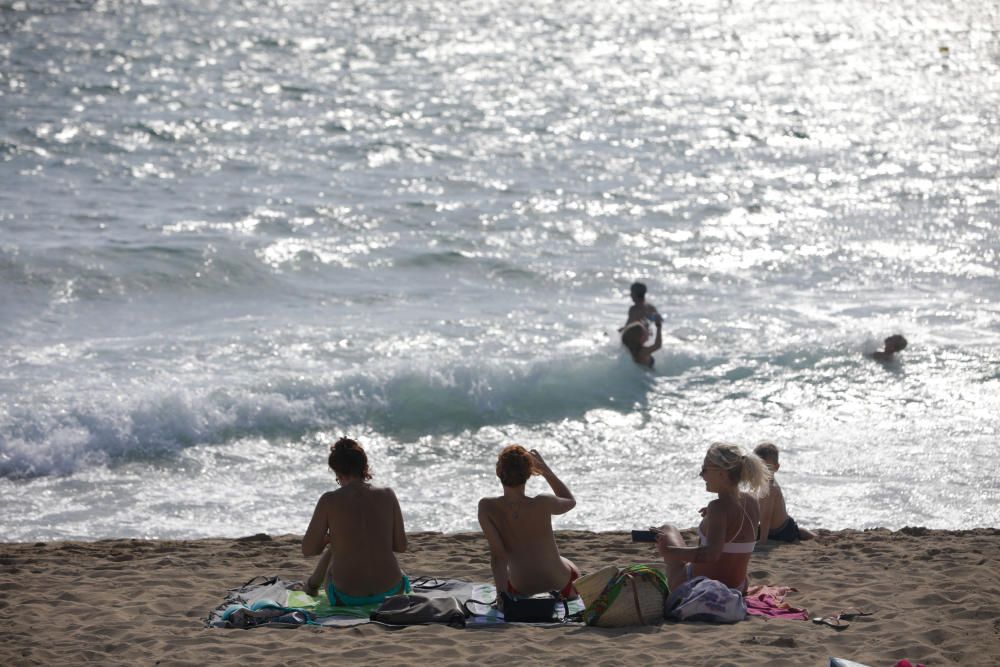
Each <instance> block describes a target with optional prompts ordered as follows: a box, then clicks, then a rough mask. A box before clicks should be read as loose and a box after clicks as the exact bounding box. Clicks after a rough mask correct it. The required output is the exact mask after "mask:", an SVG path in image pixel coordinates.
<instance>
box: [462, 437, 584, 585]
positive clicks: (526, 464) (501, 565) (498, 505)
mask: <svg viewBox="0 0 1000 667" xmlns="http://www.w3.org/2000/svg"><path fill="white" fill-rule="evenodd" d="M532 475H541V476H542V477H544V478H545V481H546V482H548V483H549V487H551V489H552V492H553V493H554V494H555V495H550V494H547V493H546V494H541V495H537V496H534V497H529V496H527V495H525V493H524V486H525V483H526V482H527V481H528V478H529V477H531V476H532ZM497 477H499V478H500V483H501V484H502V485H503V495H502V496H499V497H497V498H483V499H482V500H480V501H479V525H480V526H482V528H483V533H485V535H486V540H487V541H488V542H489V545H490V567H491V568H492V569H493V580H494V581H495V582H496V587H497V593H498V595H497V598H498V601H499V600H500V599H502V598H501V596H500V595H499V593H501V592H506V593H508V594H511V595H534V594H535V593H544V592H546V591H560V593H561V594H562V595H563V597H567V598H569V597H576V590H575V589H574V588H573V582H574V581H575V580H576V579H577V578H578V577H579V576H580V571H579V570H578V569H577V567H576V565H574V564H573V563H572V562H571V561H570V560H569V559H567V558H563V557H562V556H560V555H559V548H558V547H557V546H556V539H555V535H554V534H553V533H552V516H553V515H555V514H565V513H566V512H568V511H570V510H571V509H573V508H574V507H575V506H576V500H575V499H574V498H573V494H572V493H570V491H569V489H568V488H566V485H565V484H563V483H562V481H560V479H559V478H558V477H556V474H555V473H554V472H552V469H551V468H549V466H548V464H546V463H545V461H544V460H543V459H542V456H541V454H539V453H538V452H537V451H535V450H534V449H532V450H531V451H530V452H529V451H528V450H526V449H525V448H524V447H522V446H520V445H510V446H508V447H505V448H504V449H503V451H501V452H500V456H499V457H498V458H497Z"/></svg>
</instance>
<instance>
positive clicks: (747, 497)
mask: <svg viewBox="0 0 1000 667" xmlns="http://www.w3.org/2000/svg"><path fill="white" fill-rule="evenodd" d="M701 478H702V479H703V480H705V488H706V489H707V490H708V491H710V492H712V493H717V494H718V496H719V497H718V498H716V499H715V500H713V501H712V502H710V503H709V504H708V507H707V508H705V509H703V510H702V516H703V517H704V518H703V519H702V521H701V524H700V525H699V526H698V538H699V540H698V546H696V547H689V546H687V545H686V544H685V543H684V538H683V537H681V533H680V531H679V530H677V528H676V527H674V526H671V525H665V526H663V527H662V528H660V529H659V530H658V531H656V532H657V533H659V534H658V536H657V538H656V546H657V549H658V550H659V552H660V555H661V556H663V560H664V561H666V564H667V580H668V582H669V584H670V590H675V589H676V588H677V587H678V586H680V585H681V584H682V583H684V582H685V581H687V580H689V579H691V578H693V577H697V576H705V577H708V578H709V579H715V580H717V581H721V582H722V583H724V584H726V585H727V586H729V587H730V588H737V589H740V590H746V585H747V581H746V578H747V566H748V565H749V564H750V556H751V555H752V554H753V550H754V546H755V545H756V544H757V529H758V527H759V525H760V507H759V506H758V504H757V497H758V496H759V494H760V493H763V492H766V490H767V488H768V482H769V481H770V479H771V473H770V472H769V471H768V469H767V466H766V465H765V464H764V462H763V461H761V459H760V457H758V456H757V455H756V454H748V453H746V452H744V451H743V449H742V448H741V447H738V446H737V445H730V444H726V443H715V444H713V445H712V446H711V447H709V449H708V453H707V454H706V455H705V461H704V463H703V464H702V467H701ZM741 485H743V486H744V487H745V488H747V489H748V490H749V491H750V493H746V492H743V491H740V486H741Z"/></svg>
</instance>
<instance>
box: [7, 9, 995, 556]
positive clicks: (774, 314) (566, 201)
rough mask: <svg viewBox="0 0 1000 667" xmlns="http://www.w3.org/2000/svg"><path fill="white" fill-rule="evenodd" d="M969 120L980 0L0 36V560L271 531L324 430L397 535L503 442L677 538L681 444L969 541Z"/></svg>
mask: <svg viewBox="0 0 1000 667" xmlns="http://www.w3.org/2000/svg"><path fill="white" fill-rule="evenodd" d="M998 109H1000V9H998V7H997V6H996V4H995V3H993V2H987V1H985V0H983V1H980V0H972V1H969V2H957V1H955V0H946V1H945V2H930V1H929V0H902V1H900V2H893V3H883V4H873V3H869V2H860V1H858V0H848V1H846V2H817V3H810V4H807V5H803V4H802V3H795V2H790V1H788V0H775V1H770V2H760V1H756V2H749V1H742V0H733V1H731V2H710V1H704V2H698V1H695V0H682V1H681V2H670V3H665V2H658V3H649V2H632V1H630V0H625V1H623V2H616V3H613V4H609V3H599V2H593V1H587V2H582V1H581V2H568V3H567V2H536V3H530V5H525V6H522V5H519V4H517V3H509V2H499V1H489V0H477V1H476V2H471V1H469V2H448V3H444V2H434V1H432V0H419V1H411V2H399V3H384V2H363V1H357V2H329V1H324V2H318V1H313V0H309V1H306V0H302V1H295V0H289V1H279V0H269V1H268V0H261V1H259V2H258V1H251V0H243V1H242V2H231V1H226V2H223V1H221V0H216V1H212V0H208V1H206V0H200V1H199V2H193V1H186V0H178V1H176V2H165V1H163V2H157V1H155V0H132V1H126V0H121V1H114V0H106V1H96V0H94V1H83V0H80V1H77V2H62V1H60V2H57V1H56V0H50V1H41V2H33V1H30V0H25V1H15V2H10V1H7V0H0V505H2V507H3V508H4V511H3V513H2V518H0V540H7V541H25V540H39V539H40V540H50V539H94V538H101V537H133V536H134V537H185V538H187V537H201V536H237V535H245V534H249V533H255V532H271V533H289V532H291V533H300V532H302V531H303V530H304V529H305V525H306V523H307V522H308V519H309V516H310V513H311V511H312V508H313V506H314V503H315V500H316V498H317V497H318V496H319V494H321V493H322V492H323V491H325V490H328V489H330V488H332V486H333V484H334V481H333V477H332V474H331V473H330V472H329V471H328V470H326V468H325V465H326V463H325V461H326V453H327V451H328V447H329V445H330V444H331V443H332V442H334V441H335V440H336V439H337V438H338V437H340V436H341V435H343V434H351V435H354V436H356V437H358V438H359V439H360V440H361V441H362V443H363V444H364V445H365V446H366V448H367V449H368V451H369V454H370V456H371V459H372V464H373V468H374V472H375V474H376V481H378V482H381V483H385V484H389V485H391V486H393V487H394V488H395V489H396V492H397V495H398V496H399V498H400V501H401V504H402V506H403V511H404V516H405V519H406V522H407V528H408V529H410V530H444V531H456V530H473V529H475V528H476V516H475V506H476V501H477V499H478V498H479V497H481V496H482V495H485V494H489V493H498V492H499V490H500V486H499V483H498V481H497V480H496V477H495V475H494V472H493V464H494V460H495V456H496V453H497V451H498V450H499V448H500V447H501V446H502V445H504V444H507V443H510V442H520V443H522V444H525V445H527V446H530V447H537V448H538V449H539V450H541V451H542V453H543V454H544V455H545V456H546V458H547V459H548V460H549V461H550V464H551V465H552V467H553V468H554V469H555V470H556V472H557V473H558V474H559V475H560V476H561V477H562V479H563V480H564V481H565V482H566V483H567V484H568V485H569V487H570V488H571V489H572V490H573V492H574V493H575V494H576V496H577V498H578V501H579V503H578V506H577V508H576V509H575V510H574V511H573V512H571V513H569V514H567V515H565V516H563V517H560V518H559V519H558V520H557V527H560V528H582V529H591V530H612V529H615V530H620V529H628V528H635V527H642V526H645V525H648V524H649V523H651V522H654V521H655V522H662V521H668V520H669V521H672V522H677V523H680V524H681V525H685V526H686V525H693V524H694V523H695V522H696V519H697V509H698V508H699V507H702V506H704V504H705V503H706V502H707V501H708V500H709V499H710V496H709V495H708V494H707V493H706V492H705V491H704V486H703V484H702V483H701V481H700V479H699V478H698V477H697V473H698V470H699V468H700V465H701V460H702V458H703V456H704V452H705V450H706V448H707V446H708V444H709V443H711V442H712V441H715V440H727V441H732V442H737V443H740V444H743V445H745V446H749V447H752V446H753V445H754V444H756V443H757V442H760V441H762V440H771V441H773V442H775V443H776V444H777V445H778V446H779V448H780V449H781V452H782V469H781V472H780V473H779V480H780V481H781V482H782V485H783V487H784V489H785V495H786V497H787V498H788V503H789V506H790V510H791V512H792V513H793V515H795V516H796V518H797V519H798V520H799V522H800V523H801V524H803V525H805V526H810V527H823V528H831V529H836V528H845V527H854V528H863V527H870V526H887V527H891V528H898V527H901V526H904V525H926V526H930V527H935V528H966V527H973V526H997V525H1000V481H998V480H1000V458H998V455H1000V448H998V433H1000V305H998V302H1000V281H998V275H1000V204H998V202H1000V178H998V174H1000V114H998ZM636 279H641V280H644V281H645V282H646V283H647V284H648V285H649V289H650V292H649V300H650V301H651V302H652V303H654V304H655V305H656V306H657V307H658V308H659V309H660V311H661V312H663V313H664V315H665V341H664V348H663V350H661V351H660V352H658V353H657V355H656V358H657V363H656V371H655V372H653V373H648V372H645V371H643V370H642V369H640V368H638V367H636V366H635V365H634V364H633V363H632V362H631V361H630V360H629V359H628V358H627V356H626V355H625V354H624V353H623V351H622V349H621V347H620V346H619V345H618V343H617V333H616V331H615V330H616V328H617V327H619V326H621V325H622V324H623V323H624V320H625V312H626V309H627V307H628V297H627V294H628V285H629V283H630V282H632V281H633V280H636ZM897 332H900V333H903V334H904V335H905V336H906V337H907V338H908V339H909V341H910V345H909V347H908V348H907V349H906V350H905V351H904V352H903V353H901V355H900V358H899V361H897V362H895V363H893V364H889V365H885V366H883V365H881V364H878V363H875V362H873V361H871V360H868V359H866V358H865V357H864V355H863V353H865V352H870V351H872V350H874V349H876V347H877V346H878V345H879V343H878V341H881V339H882V338H883V337H885V336H887V335H889V334H890V333H897ZM529 489H530V491H535V492H541V491H543V490H544V483H543V482H542V481H541V480H534V481H532V482H531V484H530V487H529Z"/></svg>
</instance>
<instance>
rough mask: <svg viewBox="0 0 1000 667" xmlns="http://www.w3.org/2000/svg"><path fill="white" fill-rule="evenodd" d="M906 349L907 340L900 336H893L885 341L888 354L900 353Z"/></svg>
mask: <svg viewBox="0 0 1000 667" xmlns="http://www.w3.org/2000/svg"><path fill="white" fill-rule="evenodd" d="M905 349H906V339H905V338H903V337H902V336H901V335H899V334H893V335H891V336H889V337H888V338H886V339H885V351H886V352H890V353H892V352H899V351H900V350H905Z"/></svg>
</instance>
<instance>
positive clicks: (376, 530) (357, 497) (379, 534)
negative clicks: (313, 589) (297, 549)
mask: <svg viewBox="0 0 1000 667" xmlns="http://www.w3.org/2000/svg"><path fill="white" fill-rule="evenodd" d="M327 534H328V535H329V536H330V547H331V551H332V562H331V563H330V568H329V571H328V574H327V576H328V579H329V580H331V581H332V582H333V584H334V586H336V587H337V589H338V590H340V591H343V592H344V593H346V594H347V595H355V596H366V595H373V594H376V593H379V592H382V591H385V590H388V589H389V588H391V587H392V586H393V585H395V584H398V583H399V581H400V579H401V578H402V576H403V573H402V571H401V570H400V569H399V562H398V561H397V560H396V554H395V553H394V552H397V551H405V549H406V535H405V532H404V529H403V518H402V512H401V511H400V509H399V501H398V500H397V499H396V494H395V493H393V491H392V489H389V488H381V487H375V486H371V485H370V484H366V483H355V484H348V485H346V486H344V487H342V488H340V489H337V490H336V491H331V492H329V493H326V494H323V496H322V497H321V498H320V499H319V502H318V503H317V505H316V511H315V512H314V514H313V519H312V521H311V522H310V523H309V528H308V529H307V530H306V535H305V538H304V539H303V543H304V544H305V543H306V542H310V543H318V545H319V547H318V549H316V550H317V551H318V550H321V549H322V540H323V537H324V536H325V535H327Z"/></svg>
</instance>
